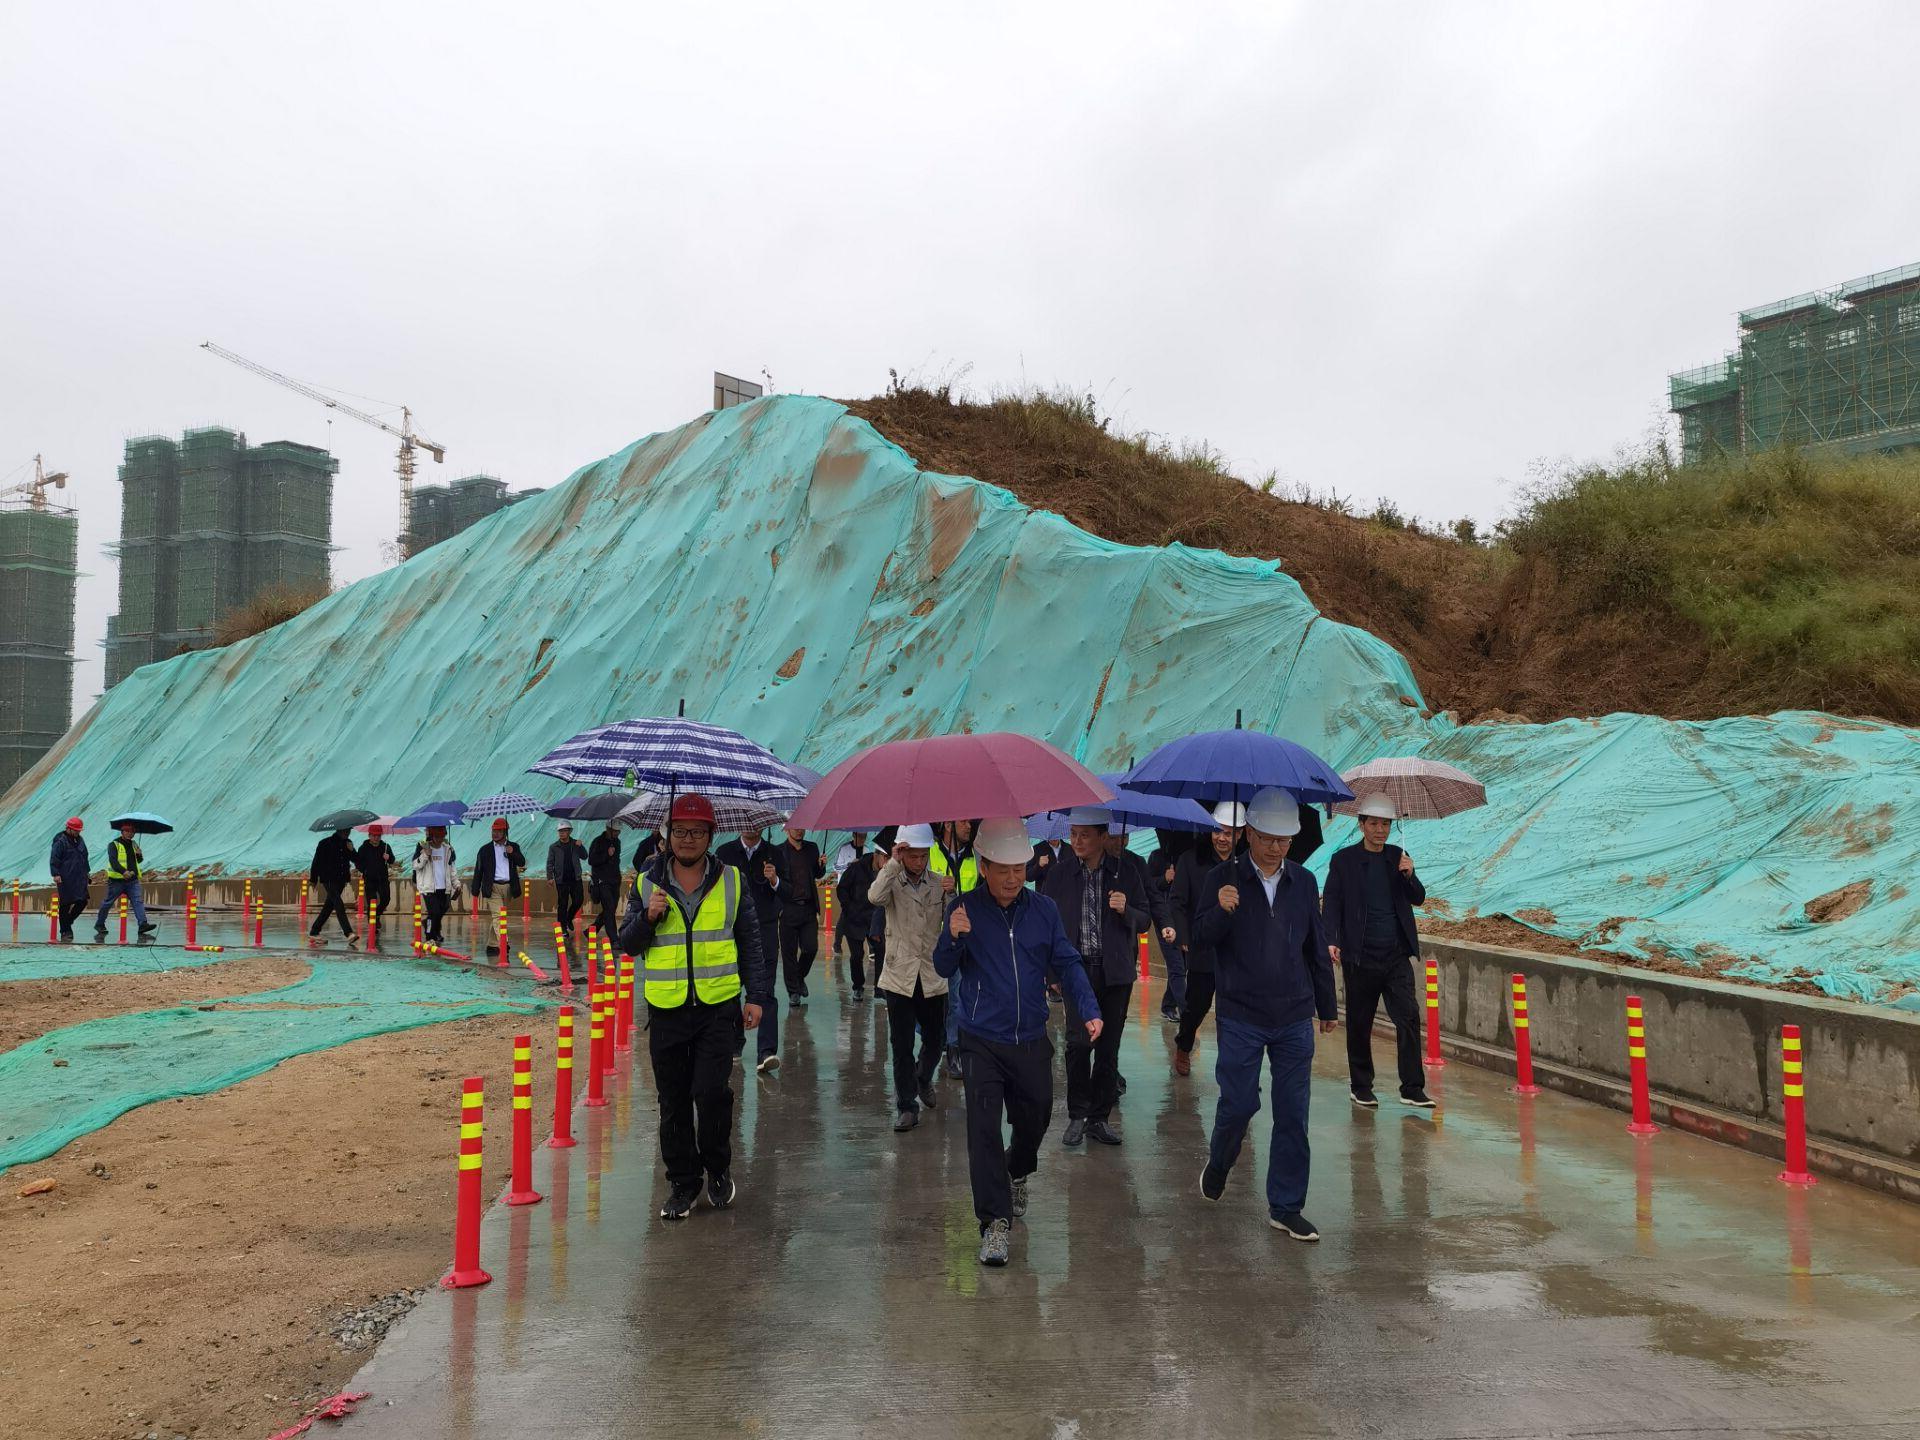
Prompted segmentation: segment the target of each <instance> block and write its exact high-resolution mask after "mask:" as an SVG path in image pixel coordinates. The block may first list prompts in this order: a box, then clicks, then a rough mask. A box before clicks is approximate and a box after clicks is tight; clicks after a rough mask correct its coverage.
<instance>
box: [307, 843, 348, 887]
mask: <svg viewBox="0 0 1920 1440" xmlns="http://www.w3.org/2000/svg"><path fill="white" fill-rule="evenodd" d="M307 879H309V880H310V881H312V882H313V883H314V884H315V885H318V886H320V888H321V889H323V890H344V889H346V888H347V882H348V881H349V880H351V879H353V841H351V840H349V839H348V838H347V837H346V836H345V835H328V836H325V837H323V838H322V839H321V841H320V843H319V844H318V845H316V846H314V847H313V864H311V865H309V866H308V867H307Z"/></svg>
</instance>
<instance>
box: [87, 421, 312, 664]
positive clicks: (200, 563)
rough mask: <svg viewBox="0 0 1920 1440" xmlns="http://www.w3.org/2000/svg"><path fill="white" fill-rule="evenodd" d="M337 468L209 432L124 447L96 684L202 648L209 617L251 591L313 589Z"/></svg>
mask: <svg viewBox="0 0 1920 1440" xmlns="http://www.w3.org/2000/svg"><path fill="white" fill-rule="evenodd" d="M339 468H340V463H339V462H338V461H337V460H335V459H334V458H333V457H332V456H331V455H329V454H328V453H327V452H326V451H324V450H320V449H317V448H315V447H314V446H312V445H296V444H294V443H293V442H292V441H288V440H275V441H272V442H270V443H268V444H265V445H256V446H249V445H248V444H247V438H246V436H244V435H240V434H236V433H235V432H234V431H232V430H225V429H220V428H218V427H215V428H211V429H206V430H189V431H187V433H186V434H185V435H184V436H182V437H181V439H180V440H178V441H174V440H169V439H167V438H166V437H165V436H162V435H145V436H141V437H140V438H138V439H134V440H129V441H128V442H127V448H126V456H125V459H124V460H123V461H122V463H121V466H120V485H121V508H120V541H119V544H118V545H117V546H116V547H114V548H115V550H116V551H117V553H118V555H119V557H120V613H119V614H117V615H114V616H112V617H110V618H109V619H108V621H107V641H106V644H107V684H108V685H110V686H111V685H117V684H119V683H120V681H121V680H123V679H125V678H126V677H127V676H128V675H130V674H131V673H132V672H133V671H135V670H137V669H138V668H139V667H140V666H142V665H145V664H147V663H149V662H150V661H154V660H164V659H166V658H167V657H168V656H171V655H177V654H179V653H180V652H181V651H182V650H191V649H195V648H198V647H200V646H203V645H206V644H208V643H210V642H211V640H212V638H213V627H214V624H215V622H216V621H218V620H219V619H220V617H221V616H223V615H225V614H226V613H227V611H229V610H232V609H234V608H235V607H237V606H240V605H243V604H245V603H246V602H247V601H248V600H250V599H252V598H253V597H254V596H256V595H258V594H260V593H261V592H262V591H267V590H275V589H286V590H325V589H326V588H327V587H328V584H329V582H330V576H331V569H332V566H331V559H330V557H331V553H332V548H333V477H334V475H335V473H336V472H337V471H338V470H339Z"/></svg>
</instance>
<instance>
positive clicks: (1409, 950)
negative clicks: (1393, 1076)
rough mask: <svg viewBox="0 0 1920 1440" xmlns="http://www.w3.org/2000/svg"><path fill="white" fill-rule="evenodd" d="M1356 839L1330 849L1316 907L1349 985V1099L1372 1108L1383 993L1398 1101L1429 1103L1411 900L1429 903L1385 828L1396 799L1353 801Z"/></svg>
mask: <svg viewBox="0 0 1920 1440" xmlns="http://www.w3.org/2000/svg"><path fill="white" fill-rule="evenodd" d="M1354 814H1355V815H1357V816H1358V817H1359V820H1360V842H1359V843H1358V844H1357V845H1349V846H1347V847H1346V848H1345V849H1344V850H1337V851H1335V852H1334V855H1333V859H1332V860H1331V861H1329V862H1328V864H1327V893H1326V900H1325V902H1324V903H1323V905H1322V907H1321V910H1322V915H1323V917H1324V919H1325V923H1326V931H1327V951H1328V953H1329V954H1331V955H1332V956H1333V960H1334V963H1335V964H1336V965H1338V966H1339V967H1340V970H1341V973H1342V975H1343V976H1344V977H1345V979H1346V988H1347V1075H1348V1079H1349V1083H1350V1084H1351V1086H1352V1091H1353V1103H1354V1104H1356V1105H1358V1106H1360V1107H1361V1108H1363V1109H1367V1110H1373V1109H1377V1108H1378V1107H1379V1104H1380V1101H1379V1100H1378V1099H1377V1098H1376V1097H1375V1095H1374V1093H1373V1016H1374V1012H1375V1010H1376V1008H1377V1007H1378V1006H1379V1005H1380V1003H1381V1002H1382V1001H1385V1003H1386V1007H1387V1018H1388V1019H1389V1020H1391V1021H1392V1022H1393V1044H1394V1054H1395V1057H1396V1058H1397V1060H1398V1062H1399V1070H1400V1103H1401V1104H1403V1105H1409V1106H1412V1107H1413V1108H1415V1109H1418V1110H1431V1109H1432V1108H1433V1101H1432V1100H1431V1099H1429V1098H1428V1096H1427V1072H1426V1068H1425V1067H1424V1066H1423V1065H1422V1064H1421V1061H1420V1007H1419V1004H1418V1002H1417V1001H1416V1000H1415V998H1414V993H1413V963H1412V957H1414V956H1416V955H1418V954H1419V953H1420V933H1419V931H1418V930H1416V929H1415V928H1414V923H1413V907H1414V906H1416V905H1424V904H1426V903H1427V887H1426V886H1424V885H1422V884H1421V883H1420V877H1419V876H1418V875H1416V874H1414V873H1413V858H1412V857H1411V856H1410V855H1408V854H1407V852H1406V851H1404V850H1402V849H1401V848H1400V847H1399V846H1398V845H1389V844H1388V843H1387V836H1388V834H1389V833H1390V832H1391V831H1392V829H1393V822H1394V821H1395V820H1396V819H1398V818H1399V814H1400V811H1399V807H1398V806H1396V805H1395V804H1394V802H1393V799H1392V797H1391V796H1389V795H1386V794H1381V793H1375V794H1372V795H1365V796H1362V797H1361V799H1360V800H1359V802H1358V804H1356V805H1355V806H1354Z"/></svg>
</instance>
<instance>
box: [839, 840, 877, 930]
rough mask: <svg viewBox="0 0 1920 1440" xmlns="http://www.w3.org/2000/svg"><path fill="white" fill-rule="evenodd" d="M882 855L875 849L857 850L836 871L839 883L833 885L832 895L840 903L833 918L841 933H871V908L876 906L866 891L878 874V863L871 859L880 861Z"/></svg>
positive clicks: (872, 909)
mask: <svg viewBox="0 0 1920 1440" xmlns="http://www.w3.org/2000/svg"><path fill="white" fill-rule="evenodd" d="M885 859H886V857H885V856H884V855H882V854H881V853H880V852H879V851H878V850H870V851H866V852H864V853H862V854H861V856H860V857H859V858H858V859H857V860H855V861H854V862H853V863H852V864H851V865H849V866H847V868H846V869H845V870H843V871H841V873H840V883H839V884H837V885H835V886H834V887H833V894H834V898H835V900H836V901H837V903H838V904H839V906H840V913H839V915H838V916H837V917H836V918H835V920H834V926H835V928H836V929H838V930H839V931H840V932H841V933H842V934H844V935H871V934H872V933H873V912H874V911H875V910H876V909H877V908H878V907H877V906H876V905H875V904H874V903H873V902H872V901H871V900H869V899H868V898H867V891H868V890H869V889H871V888H872V886H873V882H874V881H875V880H877V879H878V878H879V876H880V866H878V865H876V864H874V861H876V860H881V861H884V860H885Z"/></svg>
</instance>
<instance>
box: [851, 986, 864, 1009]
mask: <svg viewBox="0 0 1920 1440" xmlns="http://www.w3.org/2000/svg"><path fill="white" fill-rule="evenodd" d="M866 998H867V992H866V991H864V990H862V989H860V988H859V987H858V986H855V987H854V991H853V1003H854V1004H856V1005H858V1004H861V1003H862V1002H863V1001H865V999H866Z"/></svg>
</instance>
